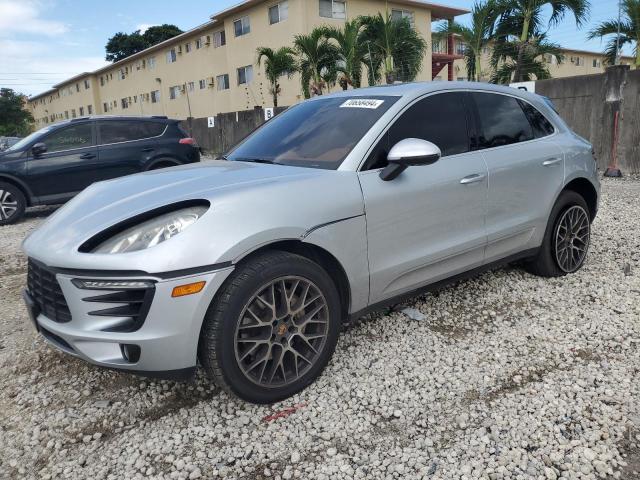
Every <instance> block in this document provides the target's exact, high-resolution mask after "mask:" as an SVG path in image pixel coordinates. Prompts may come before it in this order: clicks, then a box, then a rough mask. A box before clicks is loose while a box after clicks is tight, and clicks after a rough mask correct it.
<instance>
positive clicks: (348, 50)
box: [324, 18, 367, 90]
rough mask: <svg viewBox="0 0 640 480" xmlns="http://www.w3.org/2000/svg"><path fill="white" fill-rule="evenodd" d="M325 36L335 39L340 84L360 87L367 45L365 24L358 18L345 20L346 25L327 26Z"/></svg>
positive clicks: (344, 86) (344, 88)
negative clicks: (364, 36)
mask: <svg viewBox="0 0 640 480" xmlns="http://www.w3.org/2000/svg"><path fill="white" fill-rule="evenodd" d="M324 34H325V36H326V37H327V38H329V39H332V40H333V41H335V43H336V45H337V48H338V51H337V54H338V61H337V63H336V70H337V71H338V72H339V73H340V74H341V77H340V79H339V81H338V82H339V83H340V86H341V87H342V89H343V90H346V89H347V88H348V87H349V85H351V86H352V87H353V88H360V86H361V83H362V65H363V64H364V62H365V58H366V54H367V47H366V45H365V43H364V39H363V34H364V26H363V24H362V22H361V19H359V18H357V19H355V20H351V21H348V22H345V24H344V27H342V28H338V27H327V28H326V29H325V32H324Z"/></svg>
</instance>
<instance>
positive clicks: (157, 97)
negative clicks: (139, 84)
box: [151, 90, 160, 103]
mask: <svg viewBox="0 0 640 480" xmlns="http://www.w3.org/2000/svg"><path fill="white" fill-rule="evenodd" d="M159 101H160V90H154V91H153V92H151V103H158V102H159Z"/></svg>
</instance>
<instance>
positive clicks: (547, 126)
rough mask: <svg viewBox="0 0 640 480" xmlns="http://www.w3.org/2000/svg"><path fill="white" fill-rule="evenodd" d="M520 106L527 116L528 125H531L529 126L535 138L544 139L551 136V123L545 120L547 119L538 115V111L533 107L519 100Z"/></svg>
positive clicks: (552, 129)
mask: <svg viewBox="0 0 640 480" xmlns="http://www.w3.org/2000/svg"><path fill="white" fill-rule="evenodd" d="M520 106H521V107H522V109H523V110H524V113H525V114H526V115H527V118H528V119H529V123H531V126H532V127H533V133H534V134H535V136H536V138H542V137H546V136H548V135H551V134H552V133H553V132H554V131H555V129H554V128H553V125H552V124H551V122H550V121H549V120H547V118H546V117H545V116H544V115H543V114H542V113H540V112H539V111H538V109H537V108H535V107H534V106H533V105H531V104H530V103H527V102H525V101H523V100H520Z"/></svg>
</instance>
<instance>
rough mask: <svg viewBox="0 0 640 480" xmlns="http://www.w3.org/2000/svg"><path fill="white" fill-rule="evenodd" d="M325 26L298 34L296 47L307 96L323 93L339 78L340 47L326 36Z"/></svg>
mask: <svg viewBox="0 0 640 480" xmlns="http://www.w3.org/2000/svg"><path fill="white" fill-rule="evenodd" d="M325 30H326V29H324V28H314V29H313V30H312V31H311V33H310V34H309V35H296V36H295V37H294V42H293V44H294V48H295V51H296V54H297V55H298V58H299V60H300V61H299V68H300V76H301V79H302V91H303V93H304V97H305V98H310V97H311V94H312V93H313V94H315V95H322V93H323V92H324V89H325V88H330V87H331V86H332V85H333V84H335V82H336V79H337V75H338V73H337V70H336V63H337V60H338V49H337V47H336V46H335V45H333V44H331V43H330V42H329V40H328V39H327V37H326V36H325Z"/></svg>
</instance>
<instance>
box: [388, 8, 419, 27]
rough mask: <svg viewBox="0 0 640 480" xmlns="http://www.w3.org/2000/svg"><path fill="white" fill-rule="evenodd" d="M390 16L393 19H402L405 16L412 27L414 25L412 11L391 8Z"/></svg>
mask: <svg viewBox="0 0 640 480" xmlns="http://www.w3.org/2000/svg"><path fill="white" fill-rule="evenodd" d="M391 18H392V19H393V20H402V19H403V18H406V19H408V20H409V23H410V24H411V26H412V27H413V26H414V25H415V15H414V14H413V12H411V11H409V10H396V9H393V10H391Z"/></svg>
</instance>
